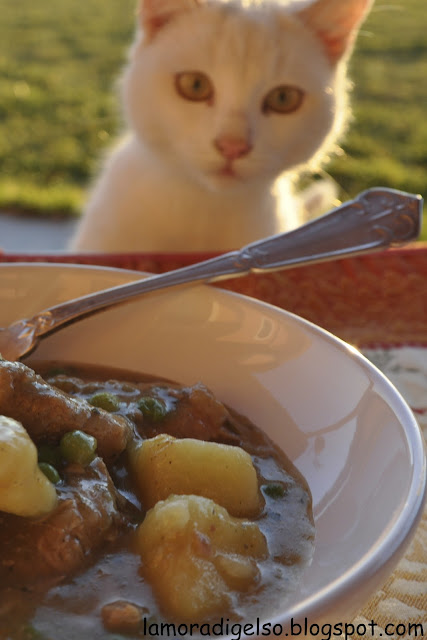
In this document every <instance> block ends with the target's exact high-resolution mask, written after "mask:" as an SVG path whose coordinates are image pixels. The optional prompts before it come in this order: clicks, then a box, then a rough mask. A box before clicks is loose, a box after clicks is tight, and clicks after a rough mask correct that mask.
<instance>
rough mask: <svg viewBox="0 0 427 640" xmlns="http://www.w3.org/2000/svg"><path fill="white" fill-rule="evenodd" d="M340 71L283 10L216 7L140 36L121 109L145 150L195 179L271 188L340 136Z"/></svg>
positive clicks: (213, 183)
mask: <svg viewBox="0 0 427 640" xmlns="http://www.w3.org/2000/svg"><path fill="white" fill-rule="evenodd" d="M155 1H156V0H151V2H154V3H155ZM159 24H160V23H159ZM337 69H339V66H337V64H335V62H334V63H332V62H331V60H330V59H329V58H328V56H327V55H326V54H325V50H324V48H323V47H322V43H321V41H320V40H319V39H318V38H317V37H316V36H315V34H314V33H313V30H311V29H309V28H307V26H306V25H305V24H304V23H303V22H302V21H301V20H300V19H296V18H295V17H294V16H292V15H289V13H288V12H287V11H286V10H284V9H278V8H270V9H266V8H265V9H259V8H257V7H255V8H254V9H253V10H248V9H242V8H241V7H237V6H234V5H224V4H218V3H216V4H213V3H212V4H207V5H204V6H200V7H199V6H195V7H193V8H191V9H188V10H183V11H178V12H177V13H176V14H174V15H173V17H172V19H170V20H168V21H167V22H166V24H164V25H163V24H162V25H161V26H160V27H159V28H156V29H154V31H153V33H152V34H151V37H147V36H146V38H145V39H144V38H141V40H140V41H139V42H138V43H137V44H136V45H135V47H134V49H133V53H132V57H131V61H130V65H129V67H128V69H127V73H126V74H125V79H124V101H125V107H126V111H127V114H128V117H129V119H130V121H131V124H132V127H133V128H134V130H135V131H136V132H137V135H138V136H139V137H140V139H141V140H143V142H144V144H145V145H146V146H147V147H149V148H150V149H151V150H152V151H153V152H154V154H155V155H157V156H158V157H159V158H161V160H162V161H166V162H168V163H169V164H173V165H174V166H175V167H177V168H179V170H180V171H182V172H183V173H185V174H187V175H188V176H190V177H192V178H193V179H196V180H198V181H201V182H203V183H204V184H206V185H208V186H209V187H212V188H223V187H227V188H229V187H230V186H239V185H245V184H247V183H248V182H252V183H254V182H259V181H261V182H269V181H272V180H273V179H274V178H275V177H276V176H278V175H279V174H280V173H281V172H282V171H284V170H291V169H293V168H294V167H297V166H300V165H304V164H306V163H307V162H309V161H310V159H311V158H313V156H315V155H316V154H317V153H318V151H319V149H321V148H322V146H323V145H324V144H325V143H326V142H328V141H330V138H331V137H333V136H334V135H335V132H336V131H335V130H336V129H338V128H339V121H340V120H341V119H342V105H341V103H340V100H341V98H342V96H343V95H344V93H345V91H344V87H342V86H340V84H342V78H341V74H340V73H338V71H337Z"/></svg>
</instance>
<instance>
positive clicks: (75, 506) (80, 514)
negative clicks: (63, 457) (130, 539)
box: [0, 458, 126, 587]
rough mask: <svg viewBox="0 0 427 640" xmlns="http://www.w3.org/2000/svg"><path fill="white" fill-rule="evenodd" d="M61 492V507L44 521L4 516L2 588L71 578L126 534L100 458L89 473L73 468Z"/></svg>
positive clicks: (0, 518)
mask: <svg viewBox="0 0 427 640" xmlns="http://www.w3.org/2000/svg"><path fill="white" fill-rule="evenodd" d="M58 493H59V500H58V506H57V507H56V509H55V510H54V511H52V512H51V513H50V514H49V515H48V516H47V517H44V518H39V519H37V520H31V519H29V518H23V517H19V516H14V515H12V514H8V513H2V512H0V585H7V586H9V587H28V586H29V585H31V584H35V583H37V582H43V581H46V580H50V579H52V578H57V579H58V580H60V579H62V578H63V577H65V576H69V575H72V574H73V573H75V572H76V571H78V570H79V569H80V568H82V567H83V566H85V565H86V564H87V563H88V561H89V559H90V555H91V554H92V553H94V552H95V551H96V550H97V549H98V548H99V547H100V546H101V545H102V544H103V543H105V542H107V541H109V542H112V541H113V540H114V539H115V538H116V537H117V536H118V534H119V533H120V531H123V527H125V525H126V518H125V516H124V515H122V514H121V513H120V511H119V500H120V498H119V496H118V494H117V491H116V489H115V487H114V485H113V482H112V480H111V478H110V476H109V474H108V471H107V469H106V467H105V464H104V462H103V461H102V460H101V459H100V458H95V460H94V461H93V462H92V463H91V464H90V465H89V466H88V467H86V468H85V469H83V468H82V467H80V466H76V465H75V466H72V465H70V466H69V467H68V468H67V469H66V470H65V472H64V485H63V487H59V488H58Z"/></svg>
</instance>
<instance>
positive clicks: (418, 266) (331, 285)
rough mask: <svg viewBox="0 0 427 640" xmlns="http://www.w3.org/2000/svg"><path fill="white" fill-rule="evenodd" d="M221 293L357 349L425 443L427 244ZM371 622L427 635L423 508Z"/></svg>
mask: <svg viewBox="0 0 427 640" xmlns="http://www.w3.org/2000/svg"><path fill="white" fill-rule="evenodd" d="M205 257H209V256H205V255H201V254H198V255H196V254H190V255H186V256H182V255H167V256H166V255H146V254H141V255H139V254H125V255H103V254H94V255H71V254H65V253H57V254H30V255H28V254H2V255H0V262H1V261H3V262H34V261H37V262H59V263H79V264H94V265H104V266H113V267H121V268H127V269H135V270H140V271H149V272H154V273H156V272H161V271H167V270H170V269H173V268H177V267H180V266H185V264H190V263H191V262H195V261H197V260H200V259H203V258H205ZM221 286H223V287H225V288H228V289H232V290H234V291H237V292H240V293H244V294H248V295H251V296H253V297H256V298H260V299H262V300H265V301H267V302H270V303H272V304H275V305H277V306H279V307H282V308H285V309H287V310H289V311H291V312H294V313H297V314H298V315H300V316H302V317H305V318H306V319H308V320H310V321H312V322H314V323H315V324H318V325H319V326H322V327H323V328H325V329H327V330H329V331H331V332H332V333H334V334H336V335H338V336H339V337H341V338H342V339H344V340H346V341H347V342H350V343H351V344H353V345H354V346H356V347H357V348H359V349H360V350H361V351H362V352H363V353H364V354H365V355H366V356H367V357H368V358H369V359H370V360H371V361H372V362H373V363H374V364H375V365H376V366H377V367H378V368H379V369H380V370H382V371H383V372H384V373H385V374H386V375H387V376H388V377H389V378H390V380H391V381H392V382H393V383H394V384H395V386H396V387H397V388H398V389H399V390H400V391H401V393H402V395H403V397H404V398H405V399H406V401H407V402H408V404H409V406H410V407H411V408H412V410H413V411H414V414H415V417H416V418H417V420H418V423H419V425H420V428H421V430H422V432H423V434H424V437H425V438H426V441H427V244H417V245H414V246H410V247H408V248H406V249H396V250H389V251H386V252H379V253H376V254H373V255H370V256H359V257H356V258H349V259H346V260H337V261H333V262H328V263H323V264H318V265H314V266H310V267H302V268H298V269H291V270H287V271H281V272H277V273H274V274H269V275H262V276H259V275H257V276H253V275H249V276H245V277H243V278H239V279H238V280H232V281H231V280H230V281H227V282H224V283H222V284H221ZM370 621H374V622H375V623H376V625H377V626H376V627H375V632H374V634H373V635H372V636H371V637H375V638H384V637H387V636H390V635H391V637H395V638H397V637H403V638H412V637H421V635H422V634H421V627H417V628H416V627H411V626H410V625H416V624H418V625H423V634H424V635H426V634H427V508H426V509H425V510H424V514H423V517H422V519H421V522H420V523H419V525H418V527H417V530H416V532H415V535H414V537H413V540H412V542H411V543H410V545H409V546H408V548H407V550H406V552H405V554H404V557H403V558H402V559H401V560H400V562H399V564H398V566H397V567H396V569H395V570H394V572H393V574H392V575H391V576H390V577H389V578H388V580H387V581H386V583H385V584H384V585H383V586H382V588H381V589H379V590H378V591H377V592H376V593H375V594H374V596H373V597H372V598H371V599H370V600H369V602H367V603H366V605H365V606H364V607H363V608H362V610H361V611H360V612H359V614H358V615H357V617H356V618H355V620H354V621H352V622H353V623H354V624H355V625H356V624H367V623H369V622H370ZM343 622H346V621H343ZM349 622H351V621H349ZM387 625H394V627H391V626H387ZM393 629H394V630H395V633H394V634H393V633H391V631H393ZM369 635H371V634H370V632H369ZM355 637H357V634H356V636H355Z"/></svg>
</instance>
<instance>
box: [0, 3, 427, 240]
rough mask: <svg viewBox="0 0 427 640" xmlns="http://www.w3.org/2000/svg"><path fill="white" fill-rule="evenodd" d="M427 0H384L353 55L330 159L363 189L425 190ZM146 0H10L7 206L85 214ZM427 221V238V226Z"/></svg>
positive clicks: (348, 187) (1, 25)
mask: <svg viewBox="0 0 427 640" xmlns="http://www.w3.org/2000/svg"><path fill="white" fill-rule="evenodd" d="M424 2H425V0H405V1H404V2H403V0H401V3H398V1H397V0H377V1H376V4H375V5H374V9H373V11H372V13H371V15H370V17H369V18H368V20H367V22H366V23H365V24H364V26H363V30H362V32H361V34H360V36H359V39H358V42H357V47H356V51H355V54H354V56H353V59H352V62H351V68H350V71H351V78H352V80H353V82H354V85H355V86H354V89H353V94H352V104H353V113H354V121H353V122H352V125H351V127H350V129H349V132H348V134H347V136H346V138H345V141H344V144H343V151H344V153H343V154H342V155H340V156H338V157H336V158H334V159H333V161H332V162H331V163H330V164H329V165H328V166H327V167H326V170H327V172H328V173H329V174H331V175H332V177H333V178H334V179H335V180H336V181H337V182H338V184H339V185H340V186H341V188H342V193H343V197H344V198H347V197H353V196H354V195H356V194H357V193H358V192H359V191H362V190H364V189H366V188H369V187H371V186H378V185H382V186H388V187H393V188H396V189H402V190H405V191H411V192H416V193H421V194H423V195H426V194H427V117H426V111H427V81H426V78H427V55H426V54H427V38H426V36H425V4H424ZM135 9H136V0H120V2H117V0H102V2H101V0H60V1H59V2H54V3H52V1H51V0H38V1H37V2H36V3H34V2H33V0H19V2H16V1H15V0H0V16H1V19H0V80H1V81H0V208H3V209H4V208H8V209H13V210H27V211H33V212H39V213H48V212H54V213H68V214H71V215H77V214H78V213H79V211H80V208H81V205H82V202H83V197H84V192H85V189H86V188H87V185H88V183H89V180H90V177H91V176H92V175H93V174H94V173H95V170H96V167H97V165H98V162H99V158H100V156H101V154H102V151H103V150H104V149H105V148H106V147H107V146H108V145H110V144H111V143H112V142H113V140H114V138H115V136H116V135H117V134H118V132H119V130H120V127H121V121H120V108H119V105H118V101H117V97H116V93H115V91H114V84H115V81H116V80H117V78H118V75H119V73H120V70H121V68H122V66H123V63H124V60H125V57H126V53H127V48H128V45H129V43H130V42H131V40H132V37H133V32H134V23H135ZM425 226H426V225H424V235H423V237H424V239H427V229H426V228H425Z"/></svg>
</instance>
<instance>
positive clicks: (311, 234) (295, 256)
mask: <svg viewBox="0 0 427 640" xmlns="http://www.w3.org/2000/svg"><path fill="white" fill-rule="evenodd" d="M422 208H423V200H422V198H421V196H419V195H413V194H409V193H405V192H402V191H396V190H393V189H386V188H375V189H369V190H367V191H364V192H363V193H361V194H360V195H359V196H357V197H356V198H355V199H354V200H351V201H349V202H346V203H345V204H343V205H341V206H340V207H338V208H336V209H334V210H333V211H331V212H330V213H328V214H326V215H324V216H321V217H320V218H317V219H315V220H313V221H312V222H309V223H307V224H305V225H303V226H301V227H299V228H298V229H295V230H293V231H289V232H287V233H282V234H279V235H276V236H271V237H269V238H265V239H263V240H259V241H258V242H253V243H252V244H249V245H247V246H246V247H243V249H240V250H239V251H231V252H229V253H225V254H222V255H220V256H218V257H215V258H211V259H210V260H205V261H203V262H199V263H196V264H192V265H190V266H187V267H183V268H181V269H176V270H174V271H168V272H166V273H162V274H158V275H153V276H150V277H147V278H144V279H141V280H137V281H133V282H130V283H128V284H124V285H120V286H117V287H112V288H110V289H105V290H103V291H98V292H96V293H93V294H89V295H86V296H83V297H81V298H76V299H75V300H70V301H68V302H64V303H62V304H58V305H56V306H53V307H50V308H49V309H45V310H44V311H41V312H40V313H37V314H36V315H34V316H33V317H31V318H28V319H22V320H17V321H16V322H14V323H13V324H11V325H10V326H8V327H5V328H0V354H1V356H2V357H3V358H6V359H8V360H18V359H19V358H21V357H22V356H24V355H26V354H28V353H29V352H30V351H32V350H33V349H34V348H35V347H36V345H37V343H38V340H39V339H40V338H42V337H44V336H46V335H48V334H49V333H51V332H52V331H54V330H57V329H58V328H60V327H62V326H65V325H66V324H69V323H71V322H75V321H76V320H79V319H80V318H83V317H85V316H87V315H89V314H92V313H95V312H97V311H100V310H102V309H106V308H108V307H111V306H112V305H116V304H119V303H122V302H125V301H127V300H129V299H130V298H133V297H135V296H139V295H141V294H143V293H148V292H150V291H156V290H158V289H163V288H165V287H172V286H176V285H180V284H186V283H190V282H191V283H196V282H199V283H200V282H215V281H219V280H223V279H227V278H232V277H233V278H234V277H236V276H243V275H246V274H248V273H250V272H254V273H261V272H268V271H276V270H279V269H285V268H289V267H293V266H302V265H305V264H308V263H313V262H321V261H325V260H332V259H336V258H343V257H346V256H351V255H356V254H360V253H366V252H371V251H375V250H379V249H385V248H387V247H392V246H396V245H399V244H402V243H406V242H409V241H411V240H414V239H416V238H417V237H418V235H419V232H420V228H421V217H422Z"/></svg>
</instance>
